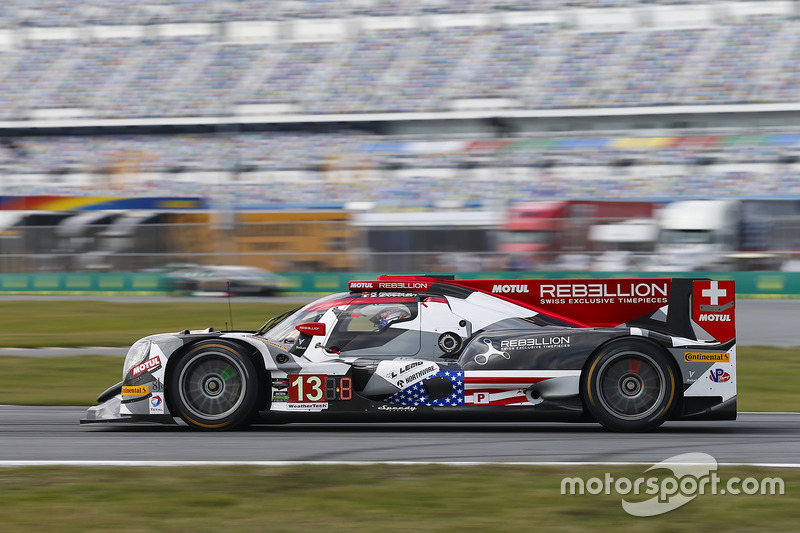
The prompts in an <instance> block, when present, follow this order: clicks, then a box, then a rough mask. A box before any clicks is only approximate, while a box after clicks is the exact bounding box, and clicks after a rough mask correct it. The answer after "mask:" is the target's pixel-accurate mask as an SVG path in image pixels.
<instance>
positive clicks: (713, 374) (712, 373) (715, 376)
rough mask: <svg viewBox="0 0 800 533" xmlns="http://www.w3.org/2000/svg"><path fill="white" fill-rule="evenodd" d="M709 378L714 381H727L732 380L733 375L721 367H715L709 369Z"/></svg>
mask: <svg viewBox="0 0 800 533" xmlns="http://www.w3.org/2000/svg"><path fill="white" fill-rule="evenodd" d="M708 379H710V380H711V381H713V382H714V383H725V382H726V381H730V380H731V375H730V374H728V373H727V372H725V371H724V370H722V369H721V368H714V369H711V370H709V371H708Z"/></svg>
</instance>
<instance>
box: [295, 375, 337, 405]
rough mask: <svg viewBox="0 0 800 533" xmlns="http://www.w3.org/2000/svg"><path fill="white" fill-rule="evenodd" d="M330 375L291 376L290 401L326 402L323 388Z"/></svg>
mask: <svg viewBox="0 0 800 533" xmlns="http://www.w3.org/2000/svg"><path fill="white" fill-rule="evenodd" d="M327 377H328V376H315V375H310V376H305V375H299V376H289V379H290V382H289V383H290V384H289V403H307V402H324V401H325V390H324V389H323V388H322V386H323V383H325V378H327Z"/></svg>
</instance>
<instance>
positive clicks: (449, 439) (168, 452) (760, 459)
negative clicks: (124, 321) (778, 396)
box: [0, 300, 800, 467]
mask: <svg viewBox="0 0 800 533" xmlns="http://www.w3.org/2000/svg"><path fill="white" fill-rule="evenodd" d="M154 303H155V302H154ZM798 318H800V301H797V300H740V301H738V302H737V333H738V335H737V336H738V342H739V344H740V345H765V346H800V331H798V329H797V323H798ZM53 350H55V353H56V354H61V355H71V351H70V350H64V349H59V348H56V349H53ZM92 351H93V352H94V350H92ZM78 352H79V353H88V352H87V349H85V348H83V349H79V350H78ZM95 353H106V354H108V355H121V354H124V349H122V350H120V349H114V350H112V351H110V352H109V351H105V349H97V351H96V352H95ZM4 354H5V355H32V356H36V355H53V352H52V351H50V352H48V351H44V352H38V351H32V350H24V351H22V353H14V352H13V350H11V351H10V350H0V356H2V355H4ZM85 409H86V407H82V406H81V407H19V406H0V466H14V465H24V464H51V463H59V464H98V463H101V464H176V463H177V464H184V463H186V462H190V464H192V463H201V464H202V463H206V462H234V463H262V462H265V463H275V462H278V463H283V462H315V463H316V462H447V463H449V462H455V463H473V462H507V463H512V462H513V463H517V462H522V463H552V462H555V463H561V462H568V463H642V464H652V463H657V462H659V461H662V460H664V459H666V458H668V457H671V456H673V455H677V454H681V453H688V452H705V453H708V454H711V455H712V456H714V457H715V458H716V460H717V461H718V462H720V463H726V464H728V463H747V464H770V465H791V466H798V467H800V413H740V414H739V419H738V420H736V421H719V422H713V421H710V422H668V423H666V424H665V425H664V426H662V427H661V428H660V429H659V430H657V431H655V432H652V433H646V434H619V433H610V432H607V431H605V430H604V429H602V428H601V427H600V426H599V425H597V424H555V423H495V424H486V423H481V424H470V423H444V424H442V423H427V424H426V423H421V424H410V423H387V424H375V423H363V424H354V423H349V424H305V423H292V424H282V425H267V424H263V425H255V426H253V427H251V428H249V429H247V430H244V431H238V432H233V433H202V432H196V431H192V430H190V429H189V428H187V427H185V426H159V425H131V424H124V425H99V424H98V425H83V426H81V425H79V424H78V420H79V419H80V418H82V417H83V416H84V414H85Z"/></svg>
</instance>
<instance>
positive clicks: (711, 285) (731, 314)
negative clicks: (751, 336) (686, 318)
mask: <svg viewBox="0 0 800 533" xmlns="http://www.w3.org/2000/svg"><path fill="white" fill-rule="evenodd" d="M735 310H736V285H735V283H734V282H733V281H710V280H704V281H695V282H694V283H693V287H692V320H694V321H695V322H696V323H697V324H698V325H699V326H700V327H701V328H703V329H704V330H706V331H707V332H708V333H709V334H710V335H711V336H712V337H714V338H715V339H717V340H718V341H719V342H727V341H729V340H731V339H733V338H735V337H736V320H735V317H736V315H735Z"/></svg>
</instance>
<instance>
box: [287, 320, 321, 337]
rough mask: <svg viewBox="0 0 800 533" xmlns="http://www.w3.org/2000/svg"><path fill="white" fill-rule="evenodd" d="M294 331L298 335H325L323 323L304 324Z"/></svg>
mask: <svg viewBox="0 0 800 533" xmlns="http://www.w3.org/2000/svg"><path fill="white" fill-rule="evenodd" d="M295 329H296V330H297V331H299V332H300V333H304V334H306V335H312V336H316V335H325V331H326V329H325V324H324V323H323V322H305V323H303V324H300V325H299V326H297V327H295Z"/></svg>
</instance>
